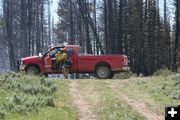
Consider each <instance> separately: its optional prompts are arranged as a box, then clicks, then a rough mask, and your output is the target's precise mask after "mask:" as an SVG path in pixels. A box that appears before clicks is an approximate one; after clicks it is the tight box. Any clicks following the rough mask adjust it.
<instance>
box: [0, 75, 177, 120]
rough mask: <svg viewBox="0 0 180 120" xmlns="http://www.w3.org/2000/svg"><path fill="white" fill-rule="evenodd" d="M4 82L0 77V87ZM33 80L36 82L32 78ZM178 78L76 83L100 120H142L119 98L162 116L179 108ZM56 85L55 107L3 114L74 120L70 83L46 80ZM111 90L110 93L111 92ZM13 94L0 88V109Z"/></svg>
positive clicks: (17, 119) (16, 118)
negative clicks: (166, 109)
mask: <svg viewBox="0 0 180 120" xmlns="http://www.w3.org/2000/svg"><path fill="white" fill-rule="evenodd" d="M2 79H3V78H2V77H0V83H1V80H2ZM32 79H37V78H34V77H32ZM179 79H180V75H179V76H178V75H176V76H167V77H163V76H158V77H139V78H137V77H134V78H132V79H126V80H78V81H77V83H78V89H79V91H80V93H79V94H81V95H82V96H83V97H84V99H85V100H86V101H87V102H88V103H89V104H90V106H91V107H90V109H91V111H92V112H93V113H94V114H95V115H96V116H97V118H99V119H102V120H117V119H120V120H124V119H125V120H136V119H137V120H143V119H145V118H144V117H142V115H140V114H139V113H138V112H137V111H135V110H133V109H132V108H131V106H129V105H128V104H127V103H126V101H124V100H121V99H119V98H121V96H122V95H126V96H130V97H131V98H133V99H134V100H137V101H143V102H144V103H146V105H147V106H148V109H150V110H151V111H153V112H155V113H158V114H159V115H162V114H163V113H164V106H166V105H178V104H180V99H174V98H173V96H176V94H179V93H180V84H179V83H180V80H179ZM48 80H50V81H53V82H55V84H56V87H57V88H58V89H57V91H56V92H55V94H53V95H52V96H53V98H54V103H55V107H49V106H43V107H42V108H41V109H40V110H39V112H30V113H28V114H19V113H16V112H6V115H5V119H7V120H24V119H26V120H48V119H49V120H65V119H67V120H76V119H78V115H77V112H76V111H78V110H76V109H74V108H73V107H72V100H73V99H72V97H71V96H69V90H68V89H69V88H68V85H69V82H68V81H61V80H57V79H48ZM72 82H73V81H72ZM112 88H113V89H112ZM13 94H15V93H14V91H12V90H9V91H8V90H6V89H4V88H3V86H0V105H2V104H3V103H5V102H7V101H8V100H9V99H7V98H10V97H12V96H13Z"/></svg>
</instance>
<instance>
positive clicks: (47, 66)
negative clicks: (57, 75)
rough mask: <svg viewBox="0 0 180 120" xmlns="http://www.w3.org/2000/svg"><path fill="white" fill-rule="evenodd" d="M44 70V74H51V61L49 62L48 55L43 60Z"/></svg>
mask: <svg viewBox="0 0 180 120" xmlns="http://www.w3.org/2000/svg"><path fill="white" fill-rule="evenodd" d="M43 61H44V69H45V72H51V71H52V60H51V55H50V53H48V54H47V55H46V56H45V57H44V59H43Z"/></svg>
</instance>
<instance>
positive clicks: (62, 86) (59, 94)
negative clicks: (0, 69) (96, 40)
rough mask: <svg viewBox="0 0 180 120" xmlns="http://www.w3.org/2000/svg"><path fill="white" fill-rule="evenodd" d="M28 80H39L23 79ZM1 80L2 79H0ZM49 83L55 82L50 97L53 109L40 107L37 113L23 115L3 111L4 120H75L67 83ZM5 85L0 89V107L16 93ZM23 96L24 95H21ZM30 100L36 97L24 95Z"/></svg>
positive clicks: (55, 80)
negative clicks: (55, 89) (53, 90)
mask: <svg viewBox="0 0 180 120" xmlns="http://www.w3.org/2000/svg"><path fill="white" fill-rule="evenodd" d="M26 78H30V79H31V80H32V82H34V81H35V84H36V81H38V80H39V78H36V77H27V76H26V77H25V79H26ZM1 79H3V78H1ZM49 80H50V81H53V82H55V84H56V87H57V91H56V92H55V93H54V94H53V95H52V97H53V101H54V104H55V107H51V106H46V105H45V106H41V107H40V108H39V111H38V112H36V111H33V112H26V114H24V113H18V112H10V111H8V110H5V117H4V119H5V120H65V119H67V120H76V119H77V114H76V112H75V109H73V108H72V106H71V104H70V98H69V96H68V88H67V83H66V82H64V81H61V80H57V79H49ZM32 82H30V83H32ZM5 85H6V83H5V84H4V85H2V86H1V87H0V105H2V104H3V103H7V102H9V101H11V100H9V99H11V98H12V97H13V96H14V95H15V94H16V92H14V91H13V90H11V89H10V90H9V89H7V88H6V87H5ZM23 95H24V94H23ZM25 95H27V96H28V97H30V98H33V97H35V96H40V95H41V94H38V95H35V96H34V95H32V94H25Z"/></svg>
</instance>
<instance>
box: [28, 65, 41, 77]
mask: <svg viewBox="0 0 180 120" xmlns="http://www.w3.org/2000/svg"><path fill="white" fill-rule="evenodd" d="M26 73H27V74H29V75H38V74H39V70H38V68H37V67H35V66H28V67H27V68H26Z"/></svg>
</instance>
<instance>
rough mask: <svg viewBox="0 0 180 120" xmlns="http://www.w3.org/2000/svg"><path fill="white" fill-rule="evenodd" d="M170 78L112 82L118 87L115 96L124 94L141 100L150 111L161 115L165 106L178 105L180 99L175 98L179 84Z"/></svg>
mask: <svg viewBox="0 0 180 120" xmlns="http://www.w3.org/2000/svg"><path fill="white" fill-rule="evenodd" d="M172 77H173V76H168V77H164V76H158V77H139V78H133V79H130V80H122V81H114V82H116V84H117V86H119V87H118V88H117V94H125V95H127V96H131V97H132V98H134V99H136V100H143V101H144V102H145V103H146V104H147V105H148V106H149V108H151V111H156V112H158V113H159V114H163V113H164V107H165V106H168V105H179V104H180V99H179V98H175V97H176V96H177V95H179V94H180V84H179V83H178V84H177V80H174V79H172ZM179 79H180V78H179Z"/></svg>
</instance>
